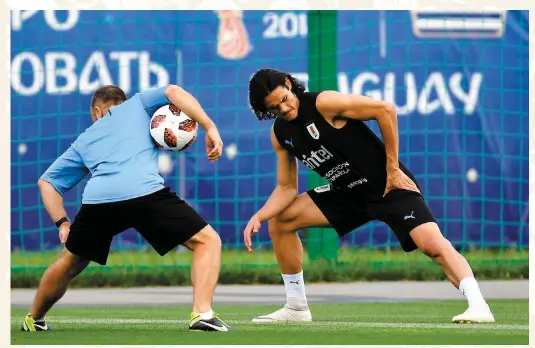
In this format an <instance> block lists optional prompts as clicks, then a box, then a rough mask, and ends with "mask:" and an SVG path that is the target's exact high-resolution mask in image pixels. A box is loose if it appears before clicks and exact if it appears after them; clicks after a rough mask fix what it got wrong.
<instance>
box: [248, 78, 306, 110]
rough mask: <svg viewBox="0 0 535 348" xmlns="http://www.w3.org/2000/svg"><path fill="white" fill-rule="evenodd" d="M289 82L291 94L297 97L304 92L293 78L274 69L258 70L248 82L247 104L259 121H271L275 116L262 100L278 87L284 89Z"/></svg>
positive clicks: (300, 84)
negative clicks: (288, 81) (287, 81)
mask: <svg viewBox="0 0 535 348" xmlns="http://www.w3.org/2000/svg"><path fill="white" fill-rule="evenodd" d="M286 79H288V80H290V83H291V85H292V89H291V91H292V93H293V94H295V95H296V96H297V97H299V96H300V95H301V94H303V93H304V92H305V86H304V85H303V84H302V83H300V82H299V81H297V79H296V78H295V77H293V76H292V75H290V74H287V73H284V72H282V71H279V70H275V69H261V70H258V71H257V72H256V73H255V74H254V75H253V77H252V78H251V81H249V104H250V105H251V109H252V110H253V112H254V113H255V115H256V117H257V118H258V119H259V120H272V119H274V118H275V117H276V116H275V114H273V113H272V112H271V111H269V110H268V109H267V108H266V105H265V104H264V99H265V98H266V97H267V96H268V95H269V94H270V93H271V92H273V90H274V89H275V88H277V87H279V86H283V87H286Z"/></svg>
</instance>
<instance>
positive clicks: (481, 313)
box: [451, 303, 495, 324]
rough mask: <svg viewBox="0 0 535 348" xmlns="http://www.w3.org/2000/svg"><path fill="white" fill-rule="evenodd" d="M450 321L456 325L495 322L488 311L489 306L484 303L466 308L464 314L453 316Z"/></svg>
mask: <svg viewBox="0 0 535 348" xmlns="http://www.w3.org/2000/svg"><path fill="white" fill-rule="evenodd" d="M451 321H452V322H454V323H457V324H470V323H494V322H495V320H494V315H493V314H492V312H491V311H490V307H489V305H488V304H486V303H485V304H481V305H478V306H472V307H468V309H467V310H466V311H465V312H464V313H462V314H459V315H456V316H454V317H453V318H452V319H451Z"/></svg>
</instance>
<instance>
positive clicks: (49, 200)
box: [37, 179, 67, 222]
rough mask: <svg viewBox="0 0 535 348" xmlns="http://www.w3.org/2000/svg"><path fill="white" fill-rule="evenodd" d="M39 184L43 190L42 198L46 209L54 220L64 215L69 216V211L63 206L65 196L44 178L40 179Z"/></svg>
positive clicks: (40, 189)
mask: <svg viewBox="0 0 535 348" xmlns="http://www.w3.org/2000/svg"><path fill="white" fill-rule="evenodd" d="M37 185H38V186H39V191H41V198H42V200H43V204H44V206H45V209H46V211H47V212H48V215H50V218H51V219H52V221H53V222H56V221H58V220H59V219H61V218H62V217H64V216H67V212H66V211H65V208H64V206H63V196H62V195H60V194H59V193H58V191H56V189H55V188H54V186H52V185H51V184H50V183H49V182H47V181H45V180H43V179H39V181H38V182H37Z"/></svg>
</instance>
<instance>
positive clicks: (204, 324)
mask: <svg viewBox="0 0 535 348" xmlns="http://www.w3.org/2000/svg"><path fill="white" fill-rule="evenodd" d="M189 331H234V328H232V327H230V326H228V325H227V324H225V323H224V322H223V320H221V319H219V317H218V316H217V315H216V314H215V313H214V315H213V316H212V317H211V318H210V319H201V316H200V315H199V314H196V313H191V315H190V318H189Z"/></svg>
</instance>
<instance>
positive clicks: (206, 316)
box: [197, 309, 214, 320]
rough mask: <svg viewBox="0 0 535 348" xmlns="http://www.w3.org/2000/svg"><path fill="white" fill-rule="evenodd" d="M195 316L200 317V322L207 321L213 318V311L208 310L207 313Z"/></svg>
mask: <svg viewBox="0 0 535 348" xmlns="http://www.w3.org/2000/svg"><path fill="white" fill-rule="evenodd" d="M197 314H199V315H200V316H201V319H202V320H208V319H210V318H212V317H213V316H214V311H213V310H211V309H210V310H209V311H208V312H202V313H197Z"/></svg>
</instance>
